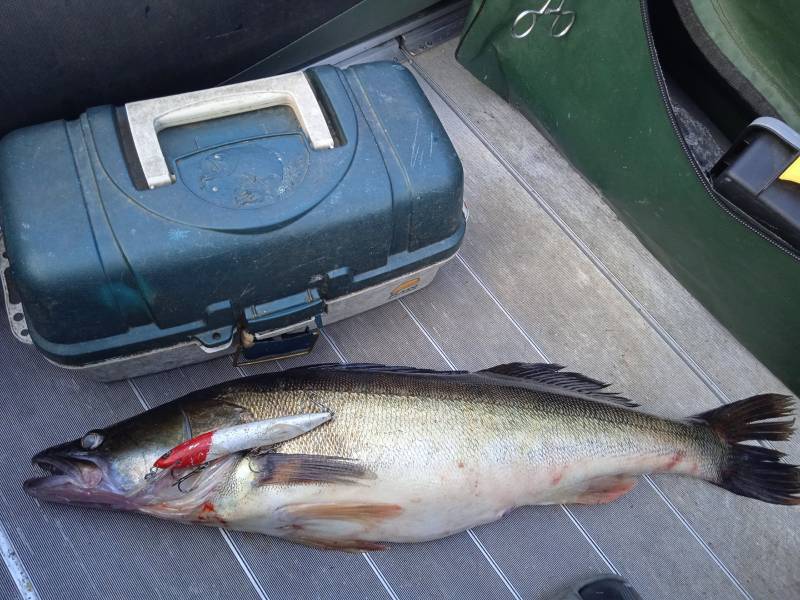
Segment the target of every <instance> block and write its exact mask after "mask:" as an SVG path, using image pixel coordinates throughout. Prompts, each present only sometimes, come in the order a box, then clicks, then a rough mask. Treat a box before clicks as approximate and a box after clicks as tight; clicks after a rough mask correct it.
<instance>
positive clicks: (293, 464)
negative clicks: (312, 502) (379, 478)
mask: <svg viewBox="0 0 800 600" xmlns="http://www.w3.org/2000/svg"><path fill="white" fill-rule="evenodd" d="M250 468H251V469H253V471H255V472H256V473H258V475H259V476H258V479H257V483H258V485H277V484H284V485H290V484H302V483H338V484H351V485H352V484H356V483H359V482H361V481H364V480H369V479H374V478H375V474H374V473H372V471H370V470H369V469H367V468H366V467H364V465H362V464H361V463H360V462H358V461H357V460H352V459H349V458H342V457H340V456H324V455H318V454H281V453H275V452H268V453H266V454H252V455H251V456H250Z"/></svg>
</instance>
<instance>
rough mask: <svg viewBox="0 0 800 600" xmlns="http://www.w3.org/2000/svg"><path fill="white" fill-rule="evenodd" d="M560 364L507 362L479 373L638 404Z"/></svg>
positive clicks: (609, 400) (620, 402)
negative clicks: (607, 390) (566, 369)
mask: <svg viewBox="0 0 800 600" xmlns="http://www.w3.org/2000/svg"><path fill="white" fill-rule="evenodd" d="M563 368H564V367H563V366H562V365H556V364H550V363H521V362H515V363H508V364H505V365H497V366H496V367H492V368H491V369H484V370H483V371H479V373H491V374H493V375H503V376H505V377H515V378H519V379H524V380H526V381H534V382H536V383H541V384H544V385H549V386H552V387H557V388H560V389H562V390H565V391H569V392H575V393H578V394H584V395H585V396H590V397H592V398H596V399H598V400H604V401H606V402H616V403H617V404H622V405H623V406H627V407H630V408H633V407H635V406H639V405H638V404H636V403H635V402H633V401H632V400H629V399H628V398H625V397H624V396H620V395H619V394H618V393H616V392H604V391H603V390H605V389H606V388H607V387H608V386H609V385H610V384H608V383H603V382H602V381H598V380H597V379H592V378H591V377H587V376H586V375H581V374H580V373H573V372H571V371H563V370H562V369H563Z"/></svg>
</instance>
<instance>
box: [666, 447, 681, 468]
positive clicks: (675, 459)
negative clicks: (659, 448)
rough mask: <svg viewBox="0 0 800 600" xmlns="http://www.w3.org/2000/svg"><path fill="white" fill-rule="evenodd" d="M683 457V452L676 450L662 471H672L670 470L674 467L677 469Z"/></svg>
mask: <svg viewBox="0 0 800 600" xmlns="http://www.w3.org/2000/svg"><path fill="white" fill-rule="evenodd" d="M685 455H686V453H685V452H684V451H683V450H678V451H677V452H676V453H675V454H673V455H672V456H671V457H670V459H669V461H668V462H667V464H666V466H665V467H664V469H665V470H666V471H672V469H674V468H675V467H677V466H678V465H679V464H680V462H681V461H682V460H683V457H684V456H685Z"/></svg>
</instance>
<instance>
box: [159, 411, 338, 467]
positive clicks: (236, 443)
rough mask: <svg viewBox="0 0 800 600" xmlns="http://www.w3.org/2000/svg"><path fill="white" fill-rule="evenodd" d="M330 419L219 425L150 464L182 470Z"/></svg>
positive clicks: (329, 415) (298, 418)
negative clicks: (229, 425) (217, 427)
mask: <svg viewBox="0 0 800 600" xmlns="http://www.w3.org/2000/svg"><path fill="white" fill-rule="evenodd" d="M331 418H333V413H331V412H319V413H308V414H303V415H289V416H285V417H276V418H274V419H266V420H264V421H255V422H253V423H244V424H242V425H233V426H231V427H222V428H220V429H215V430H214V431H208V432H206V433H202V434H200V435H198V436H196V437H193V438H192V439H190V440H186V441H185V442H181V443H180V444H178V445H177V446H175V447H174V448H173V449H172V450H170V451H169V452H167V453H166V454H163V455H162V456H161V457H160V458H159V459H158V460H157V461H156V462H155V463H154V465H153V466H155V467H157V468H159V469H182V468H185V467H198V466H200V465H202V464H205V463H207V462H210V461H212V460H215V459H217V458H221V457H223V456H228V455H229V454H234V453H235V452H242V451H244V450H252V449H253V448H258V447H261V446H272V445H275V444H279V443H281V442H285V441H287V440H290V439H292V438H296V437H297V436H300V435H303V434H304V433H308V432H309V431H311V430H312V429H315V428H317V427H319V426H320V425H322V424H323V423H327V422H328V421H330V420H331Z"/></svg>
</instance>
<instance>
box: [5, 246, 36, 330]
mask: <svg viewBox="0 0 800 600" xmlns="http://www.w3.org/2000/svg"><path fill="white" fill-rule="evenodd" d="M10 267H11V264H10V263H9V262H8V257H7V256H6V245H5V242H4V241H3V234H2V233H0V283H2V286H3V300H4V301H5V305H6V314H7V315H8V324H9V325H10V326H11V333H13V334H14V337H15V338H17V339H18V340H19V341H20V342H22V343H23V344H33V340H32V339H31V336H30V333H29V329H28V322H27V320H26V319H25V311H23V310H22V303H21V302H18V303H16V304H12V303H11V293H10V292H9V290H8V287H9V286H8V283H7V282H6V271H7V270H8V269H9V268H10Z"/></svg>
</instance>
